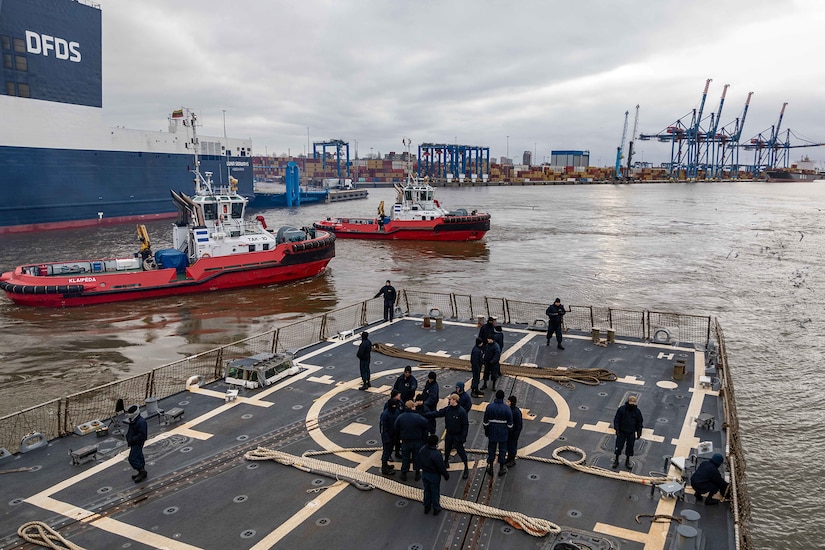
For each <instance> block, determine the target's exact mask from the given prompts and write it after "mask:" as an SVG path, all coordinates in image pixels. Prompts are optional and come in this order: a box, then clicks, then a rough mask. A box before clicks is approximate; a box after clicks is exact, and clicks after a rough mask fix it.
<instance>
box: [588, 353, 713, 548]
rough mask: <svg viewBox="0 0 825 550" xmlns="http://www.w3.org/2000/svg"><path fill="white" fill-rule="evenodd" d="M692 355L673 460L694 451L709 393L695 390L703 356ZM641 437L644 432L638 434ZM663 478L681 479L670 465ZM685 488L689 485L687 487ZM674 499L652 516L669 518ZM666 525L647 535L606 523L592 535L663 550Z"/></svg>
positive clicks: (653, 527) (666, 500)
mask: <svg viewBox="0 0 825 550" xmlns="http://www.w3.org/2000/svg"><path fill="white" fill-rule="evenodd" d="M690 351H693V362H694V388H692V396H691V399H690V403H689V405H688V410H687V411H686V414H685V420H684V421H683V422H682V430H681V432H680V434H679V437H678V438H677V439H673V440H672V442H671V443H672V444H673V445H674V450H673V456H689V454H690V451H691V449H693V448H695V447H696V445H697V444H698V442H699V440H698V438H697V437H696V435H695V434H696V425H695V423H694V418H696V416H698V415H699V413H701V412H702V401H703V400H704V397H705V395H706V394H710V393H711V392H710V391H707V390H705V391H702V390H701V388H698V385H699V377H700V376H704V374H705V356H704V354H703V353H702V352H700V351H698V350H690ZM642 434H643V437H644V435H645V434H644V430H643V431H642ZM667 475H668V477H669V478H672V479H673V478H681V472H680V471H679V469H678V468H676V466H674V465H673V464H671V465H670V467H669V468H668V472H667ZM688 487H689V485H688ZM676 502H677V499H675V498H659V502H658V504H657V505H656V511H655V512H654V513H655V514H662V515H673V512H674V510H675V509H676ZM669 527H670V524H668V523H657V522H651V524H650V528H649V531H648V532H647V533H641V532H638V531H632V530H629V529H623V528H621V527H617V526H615V525H609V524H606V523H601V522H599V523H596V525H595V526H594V527H593V531H594V532H596V533H604V534H606V535H611V536H615V537H622V538H626V539H628V540H632V541H636V542H639V543H642V544H644V550H663V549H664V547H665V542H666V540H667V532H668V528H669Z"/></svg>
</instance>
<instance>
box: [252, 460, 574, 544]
mask: <svg viewBox="0 0 825 550" xmlns="http://www.w3.org/2000/svg"><path fill="white" fill-rule="evenodd" d="M341 451H343V449H342V450H341ZM244 457H245V458H246V459H247V460H274V461H276V462H279V463H281V464H284V465H285V466H292V467H294V468H298V469H300V470H303V471H305V472H312V473H315V474H320V475H325V476H328V477H334V478H335V479H340V480H344V481H347V482H350V483H351V482H352V481H353V480H354V481H356V482H358V483H361V484H363V485H369V486H371V487H374V488H376V489H381V490H382V491H385V492H387V493H390V494H393V495H396V496H399V497H402V498H406V499H408V500H415V501H418V502H423V500H424V491H423V489H418V488H416V487H413V486H410V485H405V484H403V483H399V482H397V481H393V480H391V479H387V478H385V477H383V476H379V475H376V474H371V473H369V472H362V471H361V470H356V469H355V468H350V467H347V466H342V465H340V464H335V463H332V462H326V461H323V460H319V459H317V458H311V457H308V456H295V455H291V454H289V453H285V452H282V451H276V450H274V449H267V448H264V447H258V448H257V449H255V450H254V451H249V452H248V453H246V454H245V455H244ZM440 502H441V506H442V508H445V509H447V510H451V511H453V512H458V513H461V514H472V515H476V516H483V517H488V518H495V519H500V520H502V521H505V522H507V523H508V524H510V525H512V526H513V527H515V528H517V529H523V530H524V531H525V532H527V533H529V534H530V535H532V536H534V537H543V536H545V535H547V534H549V533H553V534H558V533H559V532H561V528H560V527H559V526H558V525H556V524H555V523H552V522H550V521H547V520H545V519H542V518H533V517H529V516H526V515H524V514H522V513H520V512H513V511H508V510H501V509H499V508H494V507H492V506H486V505H484V504H478V503H475V502H470V501H466V500H462V499H457V498H453V497H446V496H442V497H441V500H440Z"/></svg>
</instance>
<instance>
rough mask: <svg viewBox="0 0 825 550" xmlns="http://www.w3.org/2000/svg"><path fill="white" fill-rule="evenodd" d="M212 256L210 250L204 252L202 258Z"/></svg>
mask: <svg viewBox="0 0 825 550" xmlns="http://www.w3.org/2000/svg"><path fill="white" fill-rule="evenodd" d="M211 257H212V256H211V255H210V254H209V252H204V253H203V254H201V258H211Z"/></svg>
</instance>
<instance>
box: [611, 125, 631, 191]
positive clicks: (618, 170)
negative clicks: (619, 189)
mask: <svg viewBox="0 0 825 550" xmlns="http://www.w3.org/2000/svg"><path fill="white" fill-rule="evenodd" d="M628 115H630V111H625V112H624V128H622V141H620V142H619V146H618V147H616V172H615V174H614V175H613V179H616V180H621V179H622V157H623V156H624V140H625V139H627V117H628Z"/></svg>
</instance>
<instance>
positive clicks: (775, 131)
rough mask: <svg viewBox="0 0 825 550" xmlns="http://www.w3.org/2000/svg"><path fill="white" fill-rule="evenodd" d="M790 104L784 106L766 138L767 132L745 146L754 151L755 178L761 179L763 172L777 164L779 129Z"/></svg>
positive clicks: (764, 131) (763, 132)
mask: <svg viewBox="0 0 825 550" xmlns="http://www.w3.org/2000/svg"><path fill="white" fill-rule="evenodd" d="M787 106H788V102H787V101H786V102H785V103H783V104H782V109H781V110H780V111H779V120H777V122H776V124H775V125H773V126H771V129H770V132H769V133H768V134H767V136H765V134H766V132H767V130H763V131H762V132H759V134H758V135H757V136H756V137H753V138H751V140H750V142H749V143H748V144H746V145H745V149H748V150H750V149H752V150H753V177H754V178H757V177H759V174H760V173H761V172H762V170H764V169H767V168H774V165H775V163H776V150H777V147H778V145H777V141H778V139H779V129H780V128H781V127H782V119H783V118H784V117H785V108H786V107H787Z"/></svg>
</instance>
